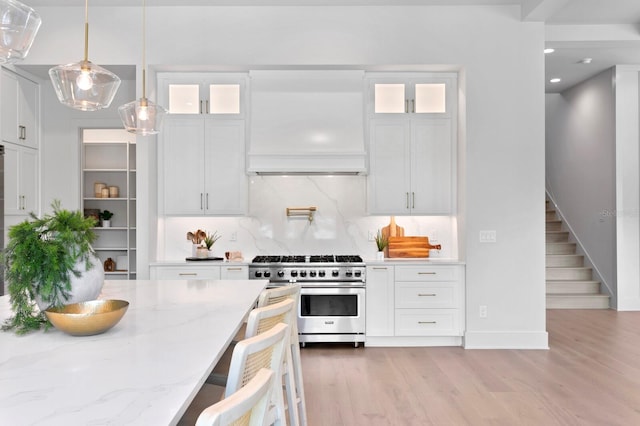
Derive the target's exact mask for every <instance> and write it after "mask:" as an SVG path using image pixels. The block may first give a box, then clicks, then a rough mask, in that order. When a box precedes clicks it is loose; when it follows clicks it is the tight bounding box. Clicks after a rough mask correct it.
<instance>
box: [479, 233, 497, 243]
mask: <svg viewBox="0 0 640 426" xmlns="http://www.w3.org/2000/svg"><path fill="white" fill-rule="evenodd" d="M480 242H481V243H495V242H496V231H495V230H489V231H480Z"/></svg>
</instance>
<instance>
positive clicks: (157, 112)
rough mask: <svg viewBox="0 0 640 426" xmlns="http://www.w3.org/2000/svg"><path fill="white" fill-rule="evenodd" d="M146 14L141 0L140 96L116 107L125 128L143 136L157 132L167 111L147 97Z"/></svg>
mask: <svg viewBox="0 0 640 426" xmlns="http://www.w3.org/2000/svg"><path fill="white" fill-rule="evenodd" d="M146 14H147V13H146V0H142V97H141V98H140V99H138V100H136V101H131V102H129V103H127V104H124V105H122V106H120V107H119V108H118V112H119V113H120V119H121V120H122V123H123V124H124V127H125V129H126V130H127V131H128V132H130V133H136V134H138V135H143V136H144V135H155V134H157V133H159V132H160V125H161V124H162V118H163V117H164V115H165V114H166V113H167V110H166V109H165V108H163V107H161V106H160V105H156V104H155V103H153V102H151V101H150V100H149V99H147V69H146V29H147V19H146Z"/></svg>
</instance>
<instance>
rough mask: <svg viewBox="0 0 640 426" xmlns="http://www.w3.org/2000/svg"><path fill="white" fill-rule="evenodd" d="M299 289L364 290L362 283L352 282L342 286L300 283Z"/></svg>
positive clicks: (336, 284)
mask: <svg viewBox="0 0 640 426" xmlns="http://www.w3.org/2000/svg"><path fill="white" fill-rule="evenodd" d="M298 284H300V287H301V288H328V289H331V288H365V285H364V283H362V282H357V283H356V282H354V283H343V284H338V283H334V284H327V283H326V282H325V283H323V282H321V281H320V282H300V283H298Z"/></svg>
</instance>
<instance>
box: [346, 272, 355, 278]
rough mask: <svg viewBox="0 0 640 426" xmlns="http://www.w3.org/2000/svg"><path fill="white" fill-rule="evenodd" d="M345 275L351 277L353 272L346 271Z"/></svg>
mask: <svg viewBox="0 0 640 426" xmlns="http://www.w3.org/2000/svg"><path fill="white" fill-rule="evenodd" d="M345 275H346V276H348V277H351V276H353V272H351V271H347V272H345Z"/></svg>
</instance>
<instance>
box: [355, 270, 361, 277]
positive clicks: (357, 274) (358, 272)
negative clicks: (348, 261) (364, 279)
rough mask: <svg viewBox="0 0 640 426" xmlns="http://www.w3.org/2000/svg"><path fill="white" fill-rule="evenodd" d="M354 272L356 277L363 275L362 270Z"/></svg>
mask: <svg viewBox="0 0 640 426" xmlns="http://www.w3.org/2000/svg"><path fill="white" fill-rule="evenodd" d="M354 274H355V276H356V277H360V276H362V271H355V272H354Z"/></svg>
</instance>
